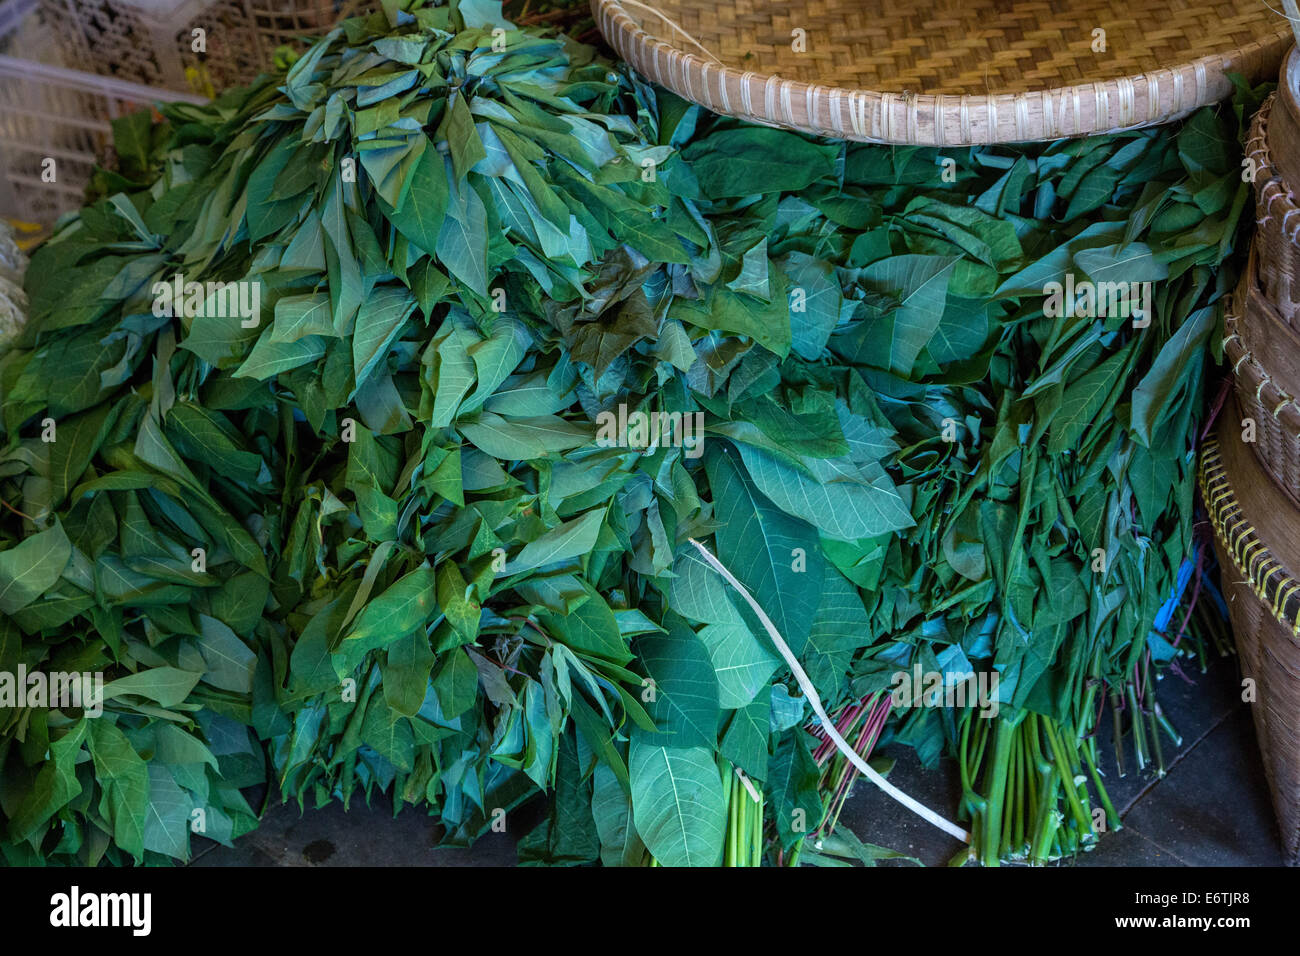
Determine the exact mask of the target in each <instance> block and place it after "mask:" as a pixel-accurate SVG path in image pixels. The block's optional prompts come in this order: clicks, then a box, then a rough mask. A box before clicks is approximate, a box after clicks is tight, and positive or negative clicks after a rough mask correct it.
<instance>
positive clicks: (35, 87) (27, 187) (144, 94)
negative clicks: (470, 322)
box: [0, 0, 203, 225]
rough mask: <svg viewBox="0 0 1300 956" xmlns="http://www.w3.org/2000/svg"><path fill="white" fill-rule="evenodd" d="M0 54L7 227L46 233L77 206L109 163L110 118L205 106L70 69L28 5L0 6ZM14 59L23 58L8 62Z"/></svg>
mask: <svg viewBox="0 0 1300 956" xmlns="http://www.w3.org/2000/svg"><path fill="white" fill-rule="evenodd" d="M0 51H3V52H0V216H3V217H4V218H6V219H12V220H16V221H18V222H25V223H36V224H40V225H49V224H51V223H53V221H54V220H55V219H57V218H58V217H59V215H61V214H62V213H64V212H66V211H67V210H69V209H75V208H77V207H78V206H80V205H81V203H82V197H83V194H84V191H85V188H86V183H87V182H88V181H89V179H90V175H91V173H92V171H93V170H94V166H95V164H96V163H105V162H107V161H108V160H109V159H110V156H111V151H112V126H111V121H112V120H113V119H114V118H115V117H118V116H121V115H123V114H125V113H129V112H132V111H134V110H138V109H142V108H146V107H148V106H149V105H150V104H151V103H153V102H156V101H159V100H177V99H182V100H188V101H190V102H195V103H198V102H203V97H201V96H198V95H196V94H192V93H184V92H179V91H175V90H166V89H159V88H157V87H150V86H145V85H142V84H139V83H130V82H126V81H124V80H120V79H116V78H114V77H107V76H97V75H95V74H93V73H87V72H84V71H81V70H74V69H70V68H68V67H67V66H65V65H63V63H64V62H65V61H64V59H63V57H62V56H61V54H60V51H59V49H58V47H57V45H56V44H54V43H53V42H52V40H51V37H50V30H49V26H48V24H46V23H43V22H42V21H41V20H40V18H39V17H37V16H36V11H35V10H34V9H33V4H32V3H31V2H23V0H3V2H0ZM19 51H21V52H22V54H23V56H22V57H21V58H20V57H18V56H15V55H14V54H15V53H16V52H19ZM49 160H52V161H53V163H52V165H51V163H49V162H48V161H49ZM51 178H52V181H51Z"/></svg>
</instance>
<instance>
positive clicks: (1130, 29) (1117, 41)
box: [591, 0, 1290, 146]
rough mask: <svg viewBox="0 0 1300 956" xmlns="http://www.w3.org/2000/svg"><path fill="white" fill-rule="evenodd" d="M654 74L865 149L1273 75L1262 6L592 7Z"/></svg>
mask: <svg viewBox="0 0 1300 956" xmlns="http://www.w3.org/2000/svg"><path fill="white" fill-rule="evenodd" d="M591 4H592V10H593V12H594V14H595V18H596V23H597V24H598V25H599V26H600V29H601V31H602V32H603V33H604V34H605V37H606V39H608V40H609V42H610V43H611V44H612V45H613V47H614V48H615V49H616V50H618V52H619V53H620V54H621V55H622V56H623V58H624V59H626V60H627V61H628V62H630V63H631V64H632V65H633V66H634V67H636V69H637V70H639V71H640V72H641V73H642V74H644V75H645V76H647V77H649V78H650V79H651V80H654V81H655V82H657V83H660V84H662V85H663V86H666V87H668V88H669V89H671V90H673V91H674V92H676V93H678V94H680V95H681V96H684V97H686V98H687V99H688V100H692V101H694V102H696V103H701V104H703V105H704V106H707V107H708V108H709V109H711V110H714V111H715V112H718V113H725V114H727V115H730V116H737V117H740V118H742V119H747V120H751V121H755V122H760V123H766V124H769V125H775V126H783V127H788V128H791V129H796V130H801V131H804V132H810V133H816V134H819V135H825V136H834V137H839V138H844V139H852V140H859V141H863V142H880V143H897V144H919V145H926V146H959V145H971V144H977V143H994V142H1014V141H1027V140H1045V139H1057V138H1059V137H1063V136H1082V135H1089V134H1093V133H1105V132H1114V131H1117V130H1120V129H1126V128H1132V127H1137V126H1150V125H1154V124H1157V123H1163V122H1168V121H1169V120H1172V119H1176V118H1178V117H1180V116H1182V115H1185V114H1186V113H1187V112H1189V111H1190V110H1193V109H1195V108H1197V107H1199V106H1203V105H1205V104H1207V103H1212V102H1215V101H1217V100H1219V99H1222V98H1223V97H1225V96H1227V95H1228V94H1229V93H1230V92H1231V89H1232V87H1231V83H1230V82H1229V80H1228V78H1227V75H1226V74H1228V73H1229V72H1237V73H1241V74H1243V75H1245V76H1246V78H1247V79H1249V80H1252V81H1255V80H1259V79H1263V78H1266V77H1271V76H1273V75H1274V74H1275V73H1276V71H1277V68H1278V65H1279V64H1280V62H1281V58H1282V54H1283V53H1284V51H1285V49H1286V47H1287V45H1288V37H1289V36H1290V33H1289V31H1288V29H1287V25H1286V21H1285V20H1284V19H1283V18H1282V17H1281V16H1279V15H1278V14H1277V13H1275V12H1273V11H1272V10H1271V9H1270V7H1269V6H1267V5H1266V4H1263V3H1259V2H1256V0H1249V2H1248V0H1237V2H1213V0H1182V2H1179V3H1173V4H1171V3H1167V2H1163V0H1161V2H1152V0H1123V2H1121V0H1035V2H1023V0H1022V2H1017V0H961V2H956V0H916V2H914V3H907V4H886V3H881V2H863V0H795V2H788V3H780V4H777V3H758V2H753V0H591Z"/></svg>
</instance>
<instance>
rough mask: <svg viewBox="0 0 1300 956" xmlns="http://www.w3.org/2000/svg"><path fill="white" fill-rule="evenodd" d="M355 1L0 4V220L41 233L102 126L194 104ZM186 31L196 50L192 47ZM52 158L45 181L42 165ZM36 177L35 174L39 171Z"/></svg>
mask: <svg viewBox="0 0 1300 956" xmlns="http://www.w3.org/2000/svg"><path fill="white" fill-rule="evenodd" d="M368 5H369V4H368V3H367V2H366V0H0V217H4V218H8V219H13V220H17V221H20V222H27V223H36V224H40V225H49V224H51V223H53V221H54V220H55V219H57V218H58V216H59V215H61V214H62V213H63V212H66V211H67V210H69V209H75V208H76V207H78V206H80V205H81V203H82V197H83V194H84V190H85V187H86V183H87V182H88V181H89V179H90V176H91V173H92V172H93V170H94V167H95V165H96V164H97V163H99V164H101V165H102V164H105V163H106V162H109V161H111V155H112V127H111V125H110V123H111V120H112V119H113V118H115V117H117V116H121V115H123V114H124V113H128V112H132V111H133V110H137V109H141V108H144V107H147V106H148V105H149V104H150V103H153V102H156V101H160V100H187V101H190V102H202V101H203V99H204V98H205V96H203V95H201V94H204V93H206V94H207V95H211V94H212V93H213V92H215V91H220V90H222V89H224V88H226V87H228V86H232V85H237V84H240V83H245V82H248V81H249V80H251V79H252V78H253V77H255V76H256V75H257V74H258V73H260V72H262V71H264V70H266V69H268V68H270V66H271V63H272V59H273V57H274V55H275V51H276V48H277V47H279V46H282V45H289V46H296V47H299V48H301V47H302V45H303V41H302V39H301V38H302V37H304V36H305V37H311V36H319V35H322V34H324V33H327V32H328V31H329V30H330V29H331V28H332V27H333V26H334V24H335V23H337V22H338V20H340V19H341V18H343V17H346V16H352V15H354V14H355V13H357V12H358V10H359V9H362V8H364V7H366V6H368ZM195 28H201V29H202V30H203V40H204V44H205V46H206V50H205V51H204V52H203V53H198V52H195V51H194V50H193V39H194V37H193V33H192V31H193V30H194V29H195ZM49 159H52V160H54V181H53V182H49V181H46V180H47V179H48V178H49V174H48V164H47V162H46V161H47V160H49ZM43 174H44V175H43Z"/></svg>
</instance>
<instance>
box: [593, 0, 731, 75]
mask: <svg viewBox="0 0 1300 956" xmlns="http://www.w3.org/2000/svg"><path fill="white" fill-rule="evenodd" d="M618 2H619V5H620V6H624V7H634V8H636V9H637V10H643V11H645V12H646V13H649V14H652V15H653V16H656V17H658V18H659V19H660V20H662V21H663V22H664V23H666V24H668V25H669V26H670V27H672V28H673V29H674V30H676V31H677V32H678V33H680V34H681V35H682V37H683V38H684V39H685V40H687V41H688V42H689V43H690V44H691V45H692V46H694V47H695V49H697V50H699V51H700V52H701V53H703V54H704V55H705V56H707V57H708V58H709V59H710V60H712V61H713V62H714V63H717V64H718V65H719V66H721V65H722V61H721V60H719V59H718V58H717V57H716V56H714V55H713V53H712V51H711V50H709V48H708V47H706V46H705V45H704V44H703V43H701V42H700V41H699V40H697V39H695V37H693V36H691V35H690V34H689V33H687V32H686V31H685V30H683V29H682V28H681V26H680V25H679V24H678V23H677V21H675V20H673V19H672V18H670V17H666V16H664V15H663V13H661V12H660V11H658V10H656V9H655V8H654V7H651V6H648V5H647V4H644V3H639V2H638V0H618Z"/></svg>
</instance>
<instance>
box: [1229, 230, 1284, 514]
mask: <svg viewBox="0 0 1300 956" xmlns="http://www.w3.org/2000/svg"><path fill="white" fill-rule="evenodd" d="M1255 264H1256V263H1255V258H1254V256H1253V255H1252V257H1251V259H1250V260H1249V261H1248V263H1247V266H1246V269H1245V270H1244V271H1243V273H1242V276H1241V281H1240V282H1239V283H1238V285H1237V288H1236V290H1235V291H1234V293H1233V295H1232V298H1231V301H1230V302H1229V304H1228V307H1227V309H1225V312H1224V318H1223V330H1224V338H1223V351H1224V354H1225V355H1226V357H1227V360H1228V365H1229V367H1230V368H1231V369H1232V373H1233V386H1234V388H1235V390H1236V393H1237V401H1238V402H1240V404H1241V410H1242V414H1243V415H1245V416H1246V417H1248V418H1250V419H1252V420H1253V421H1254V423H1255V429H1256V442H1255V446H1254V449H1255V457H1256V458H1258V459H1259V463H1260V465H1261V466H1262V467H1263V468H1264V470H1265V471H1266V472H1267V473H1268V474H1269V475H1270V476H1271V477H1272V479H1273V481H1274V483H1275V484H1277V486H1278V487H1279V488H1281V489H1282V490H1283V491H1284V492H1286V494H1287V495H1288V497H1290V499H1291V500H1292V502H1294V503H1295V507H1296V508H1298V509H1300V401H1298V400H1297V398H1296V396H1295V395H1294V394H1293V390H1294V389H1296V386H1297V385H1300V379H1298V380H1296V381H1291V379H1293V378H1295V376H1294V375H1291V376H1287V375H1285V374H1281V373H1280V371H1279V369H1278V368H1276V367H1274V368H1270V367H1268V366H1265V365H1264V363H1263V362H1261V361H1260V359H1259V356H1260V355H1266V356H1273V362H1274V363H1276V362H1278V361H1279V349H1280V348H1285V345H1282V346H1279V344H1278V339H1279V338H1283V339H1285V338H1288V336H1287V335H1286V327H1285V324H1284V323H1283V320H1282V319H1281V317H1279V316H1278V315H1277V314H1276V312H1275V311H1274V310H1273V309H1272V307H1271V304H1270V303H1269V302H1268V300H1267V299H1265V298H1264V297H1263V296H1262V294H1261V293H1260V292H1259V289H1258V283H1257V280H1256V273H1255ZM1270 325H1272V326H1273V327H1272V328H1270ZM1283 361H1284V360H1283ZM1284 367H1285V366H1284Z"/></svg>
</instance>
